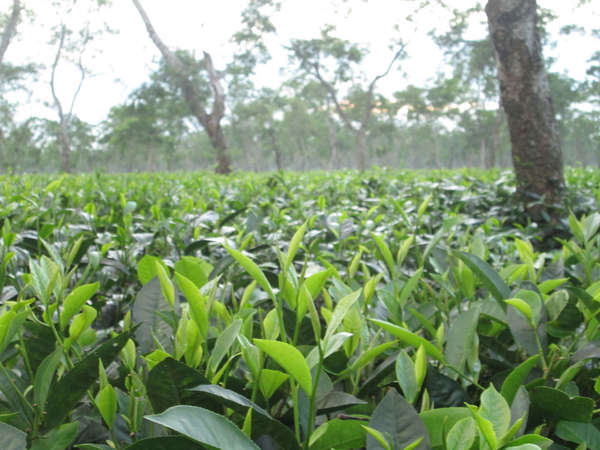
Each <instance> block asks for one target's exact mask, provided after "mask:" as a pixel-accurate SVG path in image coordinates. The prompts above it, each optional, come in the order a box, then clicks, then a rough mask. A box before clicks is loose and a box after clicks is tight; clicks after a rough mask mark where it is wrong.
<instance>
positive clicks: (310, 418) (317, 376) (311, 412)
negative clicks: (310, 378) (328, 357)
mask: <svg viewBox="0 0 600 450" xmlns="http://www.w3.org/2000/svg"><path fill="white" fill-rule="evenodd" d="M317 348H318V349H319V363H318V364H317V373H316V374H315V380H314V382H313V390H312V393H311V395H310V403H309V407H308V425H307V427H306V438H305V439H304V445H303V447H302V448H303V450H308V441H309V440H310V435H311V434H312V429H313V424H314V421H315V415H316V412H317V411H316V408H315V401H316V398H317V387H318V386H319V379H320V378H321V367H322V366H323V349H322V348H321V343H320V342H318V343H317Z"/></svg>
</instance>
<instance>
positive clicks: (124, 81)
mask: <svg viewBox="0 0 600 450" xmlns="http://www.w3.org/2000/svg"><path fill="white" fill-rule="evenodd" d="M140 1H141V3H142V5H143V6H144V8H145V9H146V11H147V13H148V15H149V17H150V19H151V20H152V22H153V24H154V26H155V28H156V29H157V31H158V33H159V35H160V36H161V37H162V39H163V40H164V41H165V42H166V43H167V45H168V46H169V47H170V48H182V49H187V50H190V51H195V52H196V54H197V55H201V54H202V51H203V50H206V51H208V52H209V53H211V55H212V57H213V60H214V62H215V65H216V66H217V68H224V67H225V65H226V64H227V63H228V62H229V61H230V60H231V55H232V52H233V47H232V45H231V43H230V42H229V40H230V38H231V35H232V34H233V33H234V32H235V31H237V30H239V29H240V27H241V25H240V13H241V11H242V9H243V8H244V5H245V4H246V2H245V1H244V0H221V1H219V2H208V1H200V0H169V1H164V0H140ZM89 2H90V0H80V1H79V2H78V3H77V6H76V9H75V10H73V11H72V12H71V13H69V14H68V15H65V14H64V11H63V10H61V9H60V8H56V7H54V6H53V2H50V1H45V0H25V2H24V3H25V5H26V7H27V8H28V9H29V10H30V11H31V12H32V14H33V18H31V19H29V20H28V21H26V22H25V23H23V24H21V26H20V28H19V30H18V32H19V36H18V39H17V40H15V41H13V43H12V44H11V46H10V47H9V50H8V52H7V53H6V56H5V58H6V61H7V62H10V63H13V64H19V63H28V62H32V61H33V62H36V63H39V64H44V65H45V66H46V67H50V66H51V64H52V60H53V58H54V54H55V49H54V47H52V46H49V45H48V41H49V39H50V36H51V28H52V26H53V25H55V24H57V23H60V21H61V20H64V21H65V22H66V23H67V24H68V25H69V26H71V27H73V28H77V27H81V25H82V24H83V23H85V22H86V21H87V20H90V17H91V16H90V14H89V13H88V12H87V5H89ZM11 3H12V1H10V0H0V9H1V10H2V11H8V10H9V7H10V4H11ZM282 3H283V7H282V10H281V12H280V13H278V14H277V15H276V16H275V17H274V22H275V25H276V27H277V29H278V36H277V40H278V41H279V42H277V41H276V40H271V41H270V42H271V44H272V45H271V46H270V50H271V52H272V54H273V60H272V61H271V62H270V63H269V64H268V65H266V66H263V67H261V68H259V70H258V71H257V79H256V82H257V84H260V85H270V86H277V84H278V83H279V82H280V81H281V79H280V76H279V73H280V68H281V67H283V66H285V64H286V63H287V56H286V53H285V51H284V50H283V49H282V47H281V44H286V43H287V42H288V41H289V39H290V38H313V37H317V36H318V34H319V31H320V30H321V29H322V27H323V25H325V24H328V23H330V24H334V25H335V26H336V28H337V32H336V35H337V36H339V37H342V38H346V39H349V40H351V41H353V42H358V43H361V44H362V45H364V46H365V47H367V48H368V49H369V50H370V54H369V56H368V57H367V59H366V60H365V72H366V75H367V76H368V77H372V76H374V75H375V74H377V73H380V72H382V71H383V70H384V69H385V67H386V66H387V64H388V62H389V59H390V58H391V56H392V54H393V52H392V51H391V50H389V48H388V47H389V44H390V42H391V41H392V40H393V39H394V38H395V37H398V32H397V31H396V30H394V25H400V36H399V37H402V38H403V39H404V40H405V41H407V42H408V44H409V47H408V51H409V54H410V55H411V58H410V59H409V60H408V61H403V62H401V64H402V68H403V70H404V71H405V72H406V73H407V74H408V77H407V78H406V79H403V78H402V77H401V75H400V73H399V72H393V73H391V74H390V75H389V76H388V78H387V79H385V80H383V82H382V83H381V84H380V88H381V90H382V91H384V92H385V93H390V94H391V93H392V92H393V91H395V90H401V89H402V88H403V87H405V86H406V85H407V84H408V83H412V84H417V85H422V84H424V83H425V81H426V80H427V79H430V78H433V77H434V76H435V75H436V73H437V71H438V69H439V64H440V59H441V53H440V51H439V49H437V47H436V46H435V44H434V43H433V42H432V41H431V39H430V38H428V37H427V34H426V33H427V31H428V30H430V29H431V28H432V27H435V28H437V29H438V30H441V29H445V28H447V26H448V15H447V14H445V13H443V12H441V11H440V10H435V9H430V10H428V11H425V12H422V13H420V14H419V16H418V21H417V22H415V23H412V24H409V23H407V22H406V21H405V20H404V19H405V17H406V16H407V15H408V14H409V13H410V12H411V11H412V9H413V8H414V4H415V3H417V2H416V1H412V2H411V1H400V0H370V1H368V2H365V1H363V0H350V1H346V2H344V1H340V0H285V1H283V2H282ZM450 3H452V5H453V6H456V7H457V8H465V7H466V6H468V5H471V4H473V2H472V1H468V0H450ZM539 3H540V4H541V5H542V6H547V7H550V8H552V9H553V10H555V11H557V12H558V13H559V16H560V19H559V20H558V21H557V22H556V23H555V24H554V25H553V27H552V29H553V31H555V32H556V31H557V30H558V29H559V28H560V26H562V25H565V24H579V25H589V26H591V27H593V26H594V25H595V24H597V23H599V22H600V20H599V19H600V17H599V16H600V7H597V6H596V7H594V6H590V5H588V6H587V7H585V8H581V9H579V10H577V9H574V8H573V6H574V4H575V3H576V2H575V0H564V1H557V0H540V1H539ZM591 3H593V2H591ZM484 19H485V16H484V15H482V16H481V17H480V20H481V21H483V20H484ZM91 20H92V28H95V29H99V28H100V27H101V26H102V25H103V23H106V24H108V25H109V26H110V27H111V28H112V29H113V30H115V31H117V33H116V34H103V35H102V36H101V37H100V38H98V39H95V40H94V41H93V42H92V44H91V45H90V46H89V48H88V49H87V50H86V53H85V54H84V62H85V63H86V64H87V65H88V66H89V67H90V68H91V71H92V73H93V76H92V77H90V78H88V79H87V80H86V82H85V84H84V85H83V88H82V91H81V93H80V96H79V97H78V100H77V103H76V105H75V110H74V113H75V114H76V115H78V116H79V117H80V118H82V119H83V120H85V121H88V122H91V123H98V122H100V121H101V120H103V119H104V118H105V117H106V114H107V112H108V110H109V109H110V107H111V106H113V105H116V104H119V103H122V102H124V101H125V100H126V98H127V95H128V94H129V93H130V92H131V91H132V90H133V89H135V88H136V87H137V86H139V85H140V84H141V83H142V82H144V81H146V80H147V79H148V75H149V73H150V72H151V71H152V70H153V69H154V68H155V67H156V64H155V63H156V61H157V60H158V58H159V53H158V51H157V50H156V48H155V47H154V45H153V44H152V42H151V41H150V39H149V37H148V35H147V33H146V30H145V28H144V25H143V23H142V21H141V19H140V17H139V15H138V13H137V11H136V9H135V7H134V6H133V4H132V2H131V1H129V0H114V1H113V5H112V6H111V7H110V8H106V9H105V10H104V11H103V13H102V14H101V15H93V17H91ZM485 32H486V29H485V26H484V25H483V24H481V25H479V26H475V27H474V28H473V36H472V37H473V38H476V37H481V34H482V33H485ZM557 37H558V36H557ZM598 43H599V41H598V40H594V39H592V38H590V37H584V36H579V35H573V36H570V37H568V38H565V37H561V42H560V44H559V45H558V46H557V48H555V49H548V50H547V53H549V52H552V54H553V55H554V56H556V57H557V58H558V63H557V67H556V68H555V69H557V70H560V71H569V73H570V75H571V76H573V77H575V78H579V79H581V78H582V77H583V76H584V74H585V68H586V60H587V59H588V58H589V56H590V55H591V54H592V53H593V51H595V50H596V49H597V45H598ZM76 75H77V73H76V71H75V70H74V67H73V66H72V65H70V64H69V63H68V62H63V63H61V65H60V66H59V71H58V73H57V85H58V90H59V95H60V97H61V99H62V100H63V102H64V103H70V99H71V96H72V92H73V89H74V86H75V85H76V83H75V80H76V79H77V78H76ZM49 78H50V73H49V70H46V71H42V72H41V73H40V75H39V80H38V81H37V83H36V84H35V87H34V89H33V92H32V95H31V97H29V98H25V97H24V96H23V95H21V96H19V100H20V101H21V102H23V103H26V104H27V106H26V107H22V108H20V110H19V116H20V117H21V118H24V117H28V116H30V115H45V116H47V117H54V115H55V113H54V112H53V111H52V110H48V108H45V107H44V103H47V102H50V100H51V97H50V90H49V85H48V81H49Z"/></svg>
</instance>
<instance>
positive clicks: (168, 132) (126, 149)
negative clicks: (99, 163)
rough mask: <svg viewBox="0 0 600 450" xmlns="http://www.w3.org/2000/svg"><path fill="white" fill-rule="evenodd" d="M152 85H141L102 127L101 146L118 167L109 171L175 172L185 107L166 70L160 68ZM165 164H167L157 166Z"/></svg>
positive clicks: (113, 109) (183, 124)
mask: <svg viewBox="0 0 600 450" xmlns="http://www.w3.org/2000/svg"><path fill="white" fill-rule="evenodd" d="M150 78H151V82H149V83H144V84H142V85H141V86H140V87H139V88H137V89H135V90H134V91H133V92H132V93H131V94H130V95H129V100H128V102H127V103H125V104H123V105H117V106H114V107H112V108H111V110H110V112H109V115H108V119H107V120H106V121H105V122H104V123H103V128H104V133H103V137H102V139H101V143H104V144H107V150H106V151H107V153H108V155H110V156H113V158H111V159H113V160H114V161H116V163H117V164H118V166H114V165H111V166H112V167H110V168H111V169H116V170H119V171H123V170H127V171H130V170H147V171H153V170H155V169H156V168H157V166H158V167H161V168H163V167H164V168H166V169H168V170H172V169H174V168H175V162H176V154H175V153H176V148H177V144H178V143H179V141H180V140H181V139H182V138H183V136H184V135H185V132H186V131H187V127H186V124H185V118H186V116H188V115H189V111H188V110H187V106H186V104H185V103H184V102H183V99H182V98H181V97H180V96H179V95H178V93H177V92H173V89H172V87H173V86H172V85H173V83H171V82H170V81H169V78H168V69H167V67H166V66H165V63H164V61H163V64H161V66H160V68H159V70H157V71H156V72H154V73H152V75H151V77H150ZM162 162H164V163H166V164H164V165H162V166H160V164H161V163H162Z"/></svg>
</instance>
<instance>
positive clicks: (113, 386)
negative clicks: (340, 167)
mask: <svg viewBox="0 0 600 450" xmlns="http://www.w3.org/2000/svg"><path fill="white" fill-rule="evenodd" d="M567 180H568V183H569V189H570V195H571V211H572V212H571V214H570V216H569V219H568V220H567V221H565V222H564V223H561V224H543V223H528V222H524V221H523V220H524V219H523V218H524V217H525V216H524V215H523V206H522V205H520V204H518V203H516V202H515V201H514V200H512V193H513V192H514V189H515V188H514V180H513V179H512V178H511V176H510V175H508V174H506V173H503V172H497V171H493V172H481V171H472V170H471V171H460V172H449V171H438V172H410V171H401V172H390V171H383V170H372V171H369V172H367V173H363V174H361V175H357V174H356V173H354V172H336V173H316V172H315V173H311V174H294V173H280V174H277V175H269V174H266V175H250V174H242V173H239V174H236V176H235V178H234V177H223V176H215V175H210V174H207V173H197V174H176V175H167V174H157V175H149V174H140V175H106V174H103V173H100V172H96V173H94V174H93V175H89V176H73V175H63V176H61V177H58V178H57V177H48V176H24V177H22V176H20V177H16V176H3V177H2V178H0V182H1V184H0V200H1V201H0V205H2V206H1V209H0V221H1V230H2V232H1V236H0V392H1V395H0V418H1V420H0V425H1V428H2V433H0V434H1V438H0V441H1V442H2V445H3V448H12V447H11V446H14V447H15V448H16V447H19V446H20V447H23V445H24V444H23V443H24V442H26V445H27V446H28V448H50V447H49V445H50V443H52V445H53V447H52V448H68V447H70V446H72V445H77V446H79V448H94V449H98V448H107V447H106V446H107V445H108V446H110V447H111V448H113V447H115V448H121V449H125V448H132V449H134V448H149V449H150V448H181V446H185V447H186V448H203V447H202V446H209V447H211V448H226V447H227V445H230V444H228V443H230V442H232V440H235V442H237V445H238V447H239V448H285V449H295V448H307V449H308V448H310V449H328V448H361V447H366V448H390V449H391V448H429V447H431V448H440V449H441V448H515V447H518V446H527V448H547V447H548V446H549V445H550V444H551V443H552V442H554V445H562V446H573V445H579V444H581V443H585V444H586V445H587V446H588V447H590V448H596V446H597V443H598V436H599V430H598V429H597V427H596V422H597V420H596V419H597V417H596V415H597V411H596V409H595V403H596V402H597V401H598V396H599V394H598V391H599V390H600V389H599V387H598V386H599V385H600V383H599V382H598V377H599V375H600V372H599V369H598V366H597V359H598V356H599V355H600V353H599V351H598V344H597V343H598V326H597V323H598V322H597V317H596V316H597V313H598V310H599V309H598V307H597V304H598V301H597V300H598V293H599V292H600V289H599V286H598V276H599V274H600V265H599V263H598V261H600V258H599V255H600V233H599V230H600V216H599V215H598V213H597V208H598V203H597V202H598V200H599V198H598V196H599V193H598V185H599V184H600V174H599V173H598V172H597V171H592V170H584V169H578V170H570V171H568V173H567ZM169 430H171V431H169ZM224 436H225V437H227V440H226V442H225V441H223V440H222V439H223V437H224Z"/></svg>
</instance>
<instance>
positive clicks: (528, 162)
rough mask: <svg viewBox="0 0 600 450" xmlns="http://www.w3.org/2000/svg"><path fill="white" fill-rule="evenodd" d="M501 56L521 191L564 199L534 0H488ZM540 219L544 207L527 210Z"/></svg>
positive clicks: (550, 201)
mask: <svg viewBox="0 0 600 450" xmlns="http://www.w3.org/2000/svg"><path fill="white" fill-rule="evenodd" d="M485 11H486V13H487V17H488V23H489V28H490V34H491V37H492V41H493V43H494V47H495V49H496V56H497V60H498V77H499V80H500V94H501V98H502V104H503V106H504V110H505V112H506V117H507V120H508V127H509V131H510V139H511V144H512V160H513V164H514V167H515V174H516V178H517V185H518V194H519V195H520V196H521V198H522V199H523V200H525V201H528V200H534V199H536V198H537V197H544V198H545V202H546V204H555V203H560V201H561V199H562V194H563V191H564V187H565V182H564V175H563V158H562V151H561V148H560V141H559V138H558V133H557V128H556V123H555V118H554V110H553V107H552V100H551V98H550V87H549V85H548V77H547V75H546V70H545V67H544V59H543V57H542V49H541V45H540V41H539V37H538V35H537V31H536V25H537V23H536V22H537V14H536V1H535V0H489V1H488V3H487V6H486V8H485ZM529 212H530V214H531V215H532V217H534V218H538V216H539V214H540V212H541V210H540V207H538V208H536V209H535V210H530V211H529Z"/></svg>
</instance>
